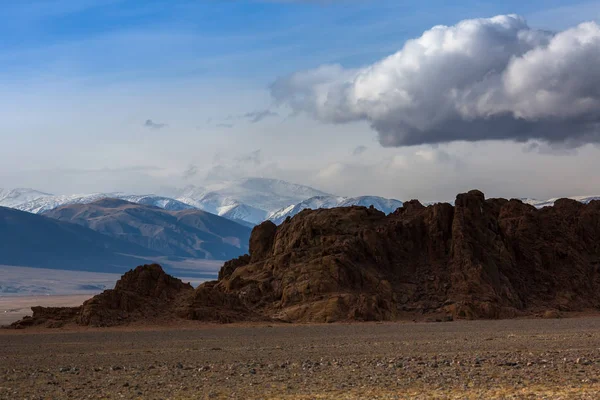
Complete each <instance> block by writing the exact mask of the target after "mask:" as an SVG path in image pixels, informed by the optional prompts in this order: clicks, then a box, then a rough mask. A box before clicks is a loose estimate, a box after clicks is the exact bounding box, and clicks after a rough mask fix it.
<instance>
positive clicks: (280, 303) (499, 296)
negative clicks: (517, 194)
mask: <svg viewBox="0 0 600 400" xmlns="http://www.w3.org/2000/svg"><path fill="white" fill-rule="evenodd" d="M250 241H251V246H250V250H251V253H250V257H249V259H248V258H246V259H244V260H245V262H246V265H241V264H243V262H242V261H240V260H238V261H236V264H235V266H234V267H235V268H232V267H233V266H232V264H229V265H226V267H227V273H226V274H223V275H222V276H221V280H220V281H219V283H218V284H217V285H216V288H217V289H220V290H222V291H224V292H225V293H230V294H235V295H236V296H237V297H238V298H239V299H241V300H242V302H243V303H244V304H246V305H247V307H248V308H249V309H252V310H256V311H260V312H261V313H263V314H267V315H269V316H271V317H277V318H282V319H285V320H290V321H315V322H321V321H338V320H388V319H395V318H401V317H403V316H408V315H415V314H416V315H419V314H430V315H437V314H440V315H452V316H453V317H455V318H505V317H513V316H516V315H519V314H526V313H536V312H540V311H542V310H547V309H558V310H562V311H569V310H573V311H575V310H584V309H591V308H595V309H598V308H599V307H600V270H599V268H600V202H592V203H590V204H588V205H583V204H580V203H578V202H576V201H571V200H561V201H558V202H557V203H556V205H555V207H547V208H544V209H541V210H537V209H535V208H534V207H532V206H528V205H525V204H523V203H522V202H520V201H518V200H511V201H508V200H504V199H488V200H486V199H485V197H484V195H483V193H481V192H479V191H471V192H469V193H466V194H460V195H458V196H457V199H456V202H455V206H451V205H449V204H436V205H433V206H429V207H424V206H422V205H421V204H420V203H419V202H417V201H411V202H407V203H405V205H404V206H403V207H402V208H400V209H398V210H397V211H396V212H395V213H393V214H391V215H389V216H385V215H384V214H383V213H381V212H378V211H376V210H373V209H366V208H363V207H350V208H340V209H332V210H315V211H303V212H301V213H300V214H298V216H296V217H294V218H293V219H291V220H289V221H287V222H285V223H283V224H282V225H281V226H279V227H273V226H271V224H269V223H264V224H262V225H260V226H258V227H256V228H255V229H254V231H253V233H252V237H251V239H250Z"/></svg>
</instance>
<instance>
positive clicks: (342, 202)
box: [267, 196, 402, 225]
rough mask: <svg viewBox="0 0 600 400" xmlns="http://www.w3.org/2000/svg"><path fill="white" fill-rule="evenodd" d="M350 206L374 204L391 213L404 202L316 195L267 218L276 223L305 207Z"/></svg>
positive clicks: (365, 197)
mask: <svg viewBox="0 0 600 400" xmlns="http://www.w3.org/2000/svg"><path fill="white" fill-rule="evenodd" d="M349 206H365V207H370V206H373V207H375V208H377V209H378V210H380V211H383V212H384V213H386V214H390V213H392V212H394V211H396V210H397V209H398V208H399V207H402V202H401V201H399V200H394V199H384V198H383V197H376V196H361V197H336V196H315V197H311V198H310V199H307V200H304V201H301V202H300V203H297V204H292V205H290V206H288V207H285V208H282V209H280V210H277V211H275V212H273V213H271V214H270V215H269V216H268V218H267V219H269V220H271V221H273V222H274V223H276V224H278V225H279V224H280V223H282V222H283V221H285V219H286V218H287V217H293V216H294V215H296V214H298V213H299V212H300V211H302V210H305V209H309V208H310V209H313V210H314V209H318V208H335V207H349Z"/></svg>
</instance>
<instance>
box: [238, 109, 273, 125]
mask: <svg viewBox="0 0 600 400" xmlns="http://www.w3.org/2000/svg"><path fill="white" fill-rule="evenodd" d="M277 116H279V114H278V113H276V112H274V111H271V110H260V111H252V112H249V113H246V114H244V115H242V118H244V119H247V120H248V121H250V122H252V123H253V124H255V123H257V122H260V121H262V120H264V119H267V118H272V117H277Z"/></svg>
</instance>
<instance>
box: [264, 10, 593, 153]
mask: <svg viewBox="0 0 600 400" xmlns="http://www.w3.org/2000/svg"><path fill="white" fill-rule="evenodd" d="M271 93H272V95H273V97H274V98H275V99H276V100H277V101H279V102H280V103H281V104H285V105H288V106H290V107H291V108H292V109H293V110H294V111H297V112H298V111H303V112H307V113H309V114H311V115H313V116H314V117H315V118H317V119H319V120H321V121H325V122H332V123H344V122H351V121H369V122H370V123H371V125H372V127H373V128H374V129H376V130H377V132H378V133H379V141H380V142H381V144H382V145H384V146H403V145H415V144H424V143H441V142H450V141H455V140H468V141H477V140H489V139H510V140H515V141H527V140H530V139H538V140H542V141H547V142H551V143H557V142H558V143H566V144H568V145H570V146H577V145H579V144H582V143H588V142H597V141H600V26H598V25H597V24H596V23H594V22H589V23H583V24H581V25H579V26H577V27H574V28H571V29H568V30H565V31H562V32H548V31H541V30H535V29H532V28H530V27H529V26H528V25H527V22H526V21H525V20H524V19H523V18H522V17H519V16H517V15H501V16H497V17H494V18H489V19H474V20H465V21H462V22H460V23H458V24H457V25H455V26H436V27H433V28H432V29H430V30H428V31H426V32H425V33H424V34H423V35H422V36H421V37H419V38H417V39H414V40H409V41H407V42H406V43H405V45H404V47H403V48H402V50H400V51H399V52H397V53H395V54H393V55H391V56H389V57H387V58H385V59H383V60H381V61H379V62H377V63H375V64H373V65H370V66H367V67H365V68H361V69H357V70H349V69H345V68H343V67H342V66H339V65H325V66H321V67H318V68H316V69H314V70H309V71H302V72H297V73H294V74H292V75H290V76H287V77H284V78H280V79H278V80H277V81H276V82H275V83H274V84H273V85H272V86H271Z"/></svg>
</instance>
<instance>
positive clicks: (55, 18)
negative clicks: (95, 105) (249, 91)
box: [0, 0, 600, 84]
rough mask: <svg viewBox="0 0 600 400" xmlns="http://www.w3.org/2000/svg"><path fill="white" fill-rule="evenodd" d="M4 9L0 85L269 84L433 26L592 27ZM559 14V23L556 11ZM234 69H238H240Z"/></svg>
mask: <svg viewBox="0 0 600 400" xmlns="http://www.w3.org/2000/svg"><path fill="white" fill-rule="evenodd" d="M7 3H9V6H8V7H7V8H6V7H3V10H2V14H3V21H4V22H3V24H2V26H1V27H0V34H1V35H2V38H3V40H2V42H1V43H0V54H1V56H2V60H3V62H2V65H1V66H0V68H1V70H2V72H3V75H2V78H3V79H2V80H6V79H13V78H14V77H17V78H32V77H36V76H37V75H38V74H39V73H40V72H43V73H50V74H52V73H55V74H56V77H57V78H65V76H64V75H67V73H68V78H71V79H72V78H73V77H78V78H83V79H91V80H93V81H95V82H102V81H103V80H115V79H127V80H131V79H144V78H146V79H153V80H154V79H158V78H160V79H178V78H182V77H185V78H187V77H194V76H197V77H207V76H209V77H214V76H217V77H233V78H234V79H248V80H249V81H252V82H255V83H257V84H267V83H269V82H270V80H272V79H273V77H274V76H278V75H281V74H285V73H290V72H293V71H295V70H298V69H304V68H310V67H313V66H314V65H319V64H326V63H341V64H344V65H345V66H360V65H363V64H368V63H371V62H373V61H375V60H377V59H380V58H381V57H383V56H385V55H387V54H390V53H391V52H393V51H395V50H397V49H398V48H399V47H401V45H402V43H403V42H404V41H405V40H406V39H409V38H412V37H415V36H418V35H419V34H420V33H422V32H423V31H424V30H426V29H428V28H430V27H431V26H433V25H438V24H447V25H452V24H454V23H456V22H458V21H460V20H463V19H467V18H476V17H487V16H494V15H498V14H507V13H516V14H520V15H523V16H525V17H527V18H528V19H530V21H532V22H533V23H532V24H536V25H538V26H539V27H545V28H554V27H556V26H558V25H561V24H565V23H568V22H569V20H572V21H573V23H575V22H577V21H578V20H586V19H589V18H590V17H593V16H594V14H593V12H592V14H590V13H589V11H590V10H592V11H594V10H595V12H596V16H597V14H598V12H600V6H598V3H597V2H585V3H577V2H572V1H564V0H563V1H539V0H536V1H527V2H523V1H513V0H510V1H502V2H482V1H429V2H427V5H426V6H423V5H421V4H422V2H417V1H386V0H381V1H368V0H347V1H344V0H340V1H329V2H325V1H297V2H294V1H279V2H278V1H243V0H239V1H236V0H230V1H227V0H220V1H217V0H215V1H211V0H204V1H181V0H172V1H142V0H135V1H126V0H92V1H89V0H79V1H74V0H33V1H31V0H24V1H10V0H8V1H7ZM565 8H568V9H569V10H570V12H569V13H567V15H565V13H564V12H557V14H556V15H552V13H553V11H560V10H561V9H565ZM240 60H243V68H240V66H241V65H240V64H239V63H240V62H241V61H240Z"/></svg>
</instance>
